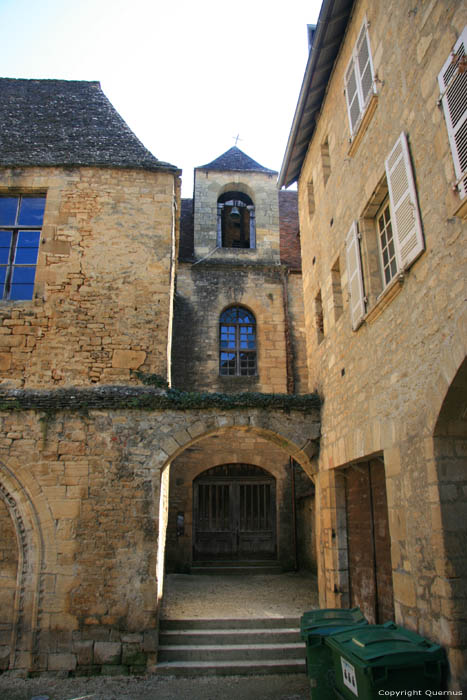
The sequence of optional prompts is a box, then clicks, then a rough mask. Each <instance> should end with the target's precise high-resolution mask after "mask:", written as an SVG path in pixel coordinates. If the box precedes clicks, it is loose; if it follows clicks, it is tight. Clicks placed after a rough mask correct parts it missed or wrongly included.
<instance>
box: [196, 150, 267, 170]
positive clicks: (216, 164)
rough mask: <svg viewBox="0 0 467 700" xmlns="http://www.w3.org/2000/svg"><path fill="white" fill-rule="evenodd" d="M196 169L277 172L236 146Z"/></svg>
mask: <svg viewBox="0 0 467 700" xmlns="http://www.w3.org/2000/svg"><path fill="white" fill-rule="evenodd" d="M196 170H219V171H231V170H237V171H242V172H245V171H248V172H256V173H270V174H272V175H274V174H276V173H277V170H270V169H269V168H265V167H264V166H263V165H260V164H259V163H257V162H256V160H253V158H250V156H247V154H246V153H243V151H241V150H240V149H239V148H237V146H232V148H229V150H228V151H226V152H225V153H223V154H222V155H221V156H219V157H218V158H216V159H215V160H213V161H211V162H210V163H207V164H206V165H200V166H199V167H197V168H196Z"/></svg>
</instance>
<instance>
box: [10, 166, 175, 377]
mask: <svg viewBox="0 0 467 700" xmlns="http://www.w3.org/2000/svg"><path fill="white" fill-rule="evenodd" d="M10 192H18V193H21V192H22V193H33V192H41V193H46V195H47V200H46V210H45V215H44V223H43V229H42V236H41V245H40V248H39V259H38V266H37V273H36V285H35V293H34V299H33V300H32V301H25V302H1V303H0V377H1V379H2V381H3V384H4V385H7V386H8V387H13V386H14V387H22V386H25V387H46V386H47V387H49V386H57V387H60V386H64V385H83V384H89V383H105V384H112V383H123V382H132V381H133V380H132V378H131V374H130V370H131V369H141V370H145V371H148V372H157V373H159V374H161V375H164V376H166V374H167V346H168V341H169V322H170V315H171V299H170V284H171V275H172V272H173V266H174V255H175V250H174V248H175V233H176V231H175V226H176V221H175V216H174V204H175V202H176V201H177V200H178V199H179V182H178V178H176V177H174V175H173V173H165V172H147V171H143V170H124V169H112V168H66V169H62V168H24V169H4V170H2V171H1V173H0V193H5V194H6V193H10Z"/></svg>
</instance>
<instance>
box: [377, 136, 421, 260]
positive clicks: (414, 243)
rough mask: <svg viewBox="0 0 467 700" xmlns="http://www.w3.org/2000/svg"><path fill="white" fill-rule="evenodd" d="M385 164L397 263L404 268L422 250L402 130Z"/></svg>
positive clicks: (405, 143)
mask: <svg viewBox="0 0 467 700" xmlns="http://www.w3.org/2000/svg"><path fill="white" fill-rule="evenodd" d="M385 166H386V177H387V182H388V189H389V203H390V207H391V224H392V228H393V231H394V241H395V245H396V256H397V261H398V267H399V269H400V270H405V269H406V268H408V267H409V265H411V264H412V263H413V262H414V261H415V260H416V259H417V258H418V256H419V255H420V253H422V252H423V251H424V250H425V243H424V240H423V232H422V224H421V221H420V214H419V211H418V204H417V192H416V189H415V181H414V178H413V173H412V165H411V162H410V153H409V145H408V143H407V136H406V135H405V134H404V132H402V134H401V135H400V136H399V138H398V139H397V141H396V143H395V145H394V148H393V149H392V151H391V153H390V154H389V156H388V157H387V159H386V163H385Z"/></svg>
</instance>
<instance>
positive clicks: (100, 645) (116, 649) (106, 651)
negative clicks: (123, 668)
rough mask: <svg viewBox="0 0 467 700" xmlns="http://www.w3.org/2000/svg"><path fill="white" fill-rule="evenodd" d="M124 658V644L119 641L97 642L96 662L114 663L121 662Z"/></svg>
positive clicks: (95, 647) (95, 646) (95, 645)
mask: <svg viewBox="0 0 467 700" xmlns="http://www.w3.org/2000/svg"><path fill="white" fill-rule="evenodd" d="M121 658H122V645H121V644H120V643H119V642H95V643H94V663H95V664H103V665H104V664H107V665H110V664H112V665H114V664H119V663H120V662H121Z"/></svg>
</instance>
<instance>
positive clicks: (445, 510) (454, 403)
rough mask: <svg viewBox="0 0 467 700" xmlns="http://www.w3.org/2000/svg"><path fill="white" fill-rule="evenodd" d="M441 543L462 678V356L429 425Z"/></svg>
mask: <svg viewBox="0 0 467 700" xmlns="http://www.w3.org/2000/svg"><path fill="white" fill-rule="evenodd" d="M433 448H434V459H435V466H436V474H437V479H438V489H439V502H440V525H441V530H440V532H438V533H436V532H435V533H434V536H435V538H436V537H438V538H439V537H440V538H441V540H442V543H443V550H444V551H443V556H442V557H441V558H440V561H441V566H440V568H439V571H438V573H439V575H440V579H439V581H440V586H438V588H441V590H442V593H441V597H442V598H444V600H443V603H442V606H443V611H444V617H445V624H444V631H445V640H443V641H444V642H445V644H447V646H448V647H449V650H448V654H449V657H450V663H451V670H452V671H453V672H454V671H455V673H456V675H457V676H458V677H459V678H461V679H462V681H464V682H467V637H466V634H465V630H466V629H467V559H466V554H465V553H466V550H467V460H466V454H467V450H466V448H467V358H466V359H464V361H463V363H462V364H461V366H460V368H459V370H458V371H457V373H456V375H455V377H454V379H453V381H452V383H451V385H450V387H449V389H448V391H447V394H446V396H445V398H444V401H443V404H442V407H441V411H440V413H439V416H438V420H437V422H436V425H435V429H434V436H433ZM441 582H442V583H441Z"/></svg>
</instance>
